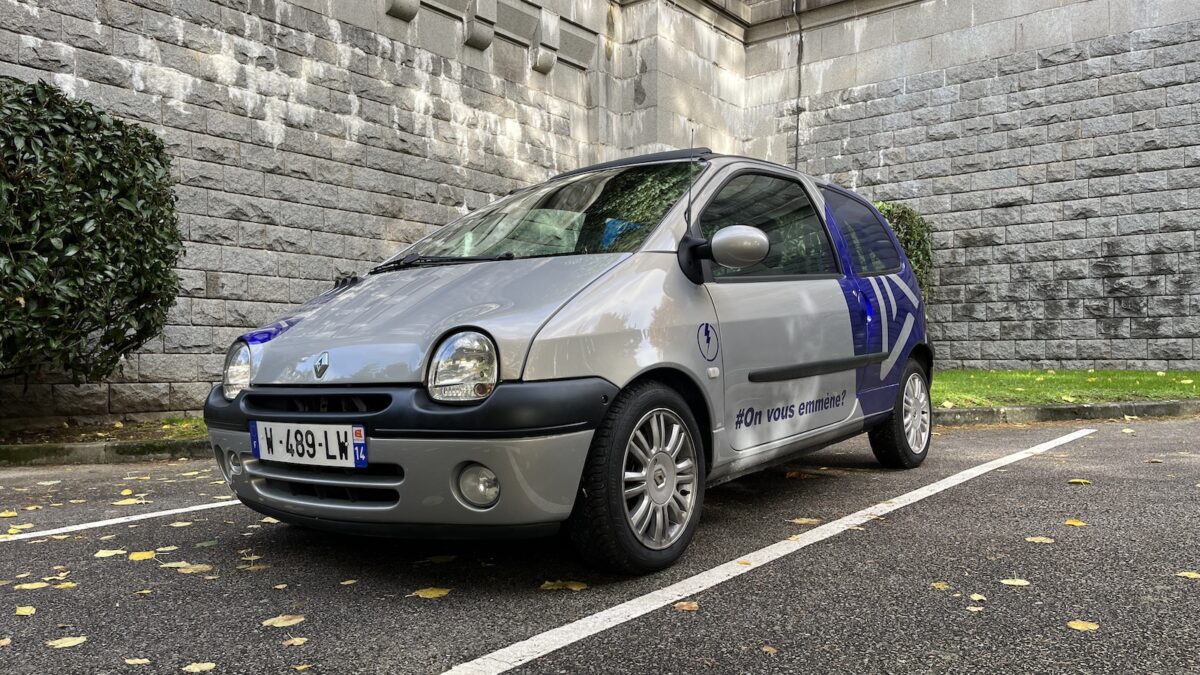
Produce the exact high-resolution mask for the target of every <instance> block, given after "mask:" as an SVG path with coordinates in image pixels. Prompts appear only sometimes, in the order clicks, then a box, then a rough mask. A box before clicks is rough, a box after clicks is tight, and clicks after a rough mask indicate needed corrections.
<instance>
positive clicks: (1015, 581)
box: [1000, 579, 1029, 586]
mask: <svg viewBox="0 0 1200 675" xmlns="http://www.w3.org/2000/svg"><path fill="white" fill-rule="evenodd" d="M1000 583H1002V584H1004V585H1005V586H1028V585H1029V582H1028V581H1026V580H1024V579H1001V580H1000Z"/></svg>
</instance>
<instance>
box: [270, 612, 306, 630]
mask: <svg viewBox="0 0 1200 675" xmlns="http://www.w3.org/2000/svg"><path fill="white" fill-rule="evenodd" d="M303 620H304V615H303V614H280V615H279V616H273V617H271V618H270V619H267V620H266V621H264V622H262V625H264V626H270V627H272V628H287V627H288V626H295V625H296V624H298V623H300V622H301V621H303Z"/></svg>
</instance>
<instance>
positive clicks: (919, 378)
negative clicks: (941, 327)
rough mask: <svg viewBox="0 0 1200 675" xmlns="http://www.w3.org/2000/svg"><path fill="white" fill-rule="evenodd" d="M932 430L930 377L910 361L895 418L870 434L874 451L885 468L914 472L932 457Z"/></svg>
mask: <svg viewBox="0 0 1200 675" xmlns="http://www.w3.org/2000/svg"><path fill="white" fill-rule="evenodd" d="M932 430H933V412H932V406H931V404H930V401H929V375H928V374H927V373H926V372H925V369H924V368H922V367H921V364H920V363H918V362H917V361H916V360H913V359H909V361H908V364H907V365H906V366H905V367H904V374H903V376H901V378H900V389H899V391H898V392H897V394H896V405H895V407H894V408H893V409H892V414H891V415H890V416H889V417H888V419H887V420H886V421H884V422H883V423H881V424H880V425H879V426H877V427H875V428H874V429H871V431H870V433H869V437H870V439H871V450H872V451H874V452H875V458H876V459H878V460H879V463H880V464H882V465H884V466H886V467H889V468H892V469H915V468H916V467H918V466H920V465H921V462H924V461H925V455H927V454H929V441H930V439H931V437H932V436H933V433H932Z"/></svg>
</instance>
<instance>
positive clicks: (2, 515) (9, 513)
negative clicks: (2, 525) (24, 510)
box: [0, 511, 17, 518]
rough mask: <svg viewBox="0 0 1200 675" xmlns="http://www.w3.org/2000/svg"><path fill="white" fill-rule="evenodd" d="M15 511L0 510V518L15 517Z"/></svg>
mask: <svg viewBox="0 0 1200 675" xmlns="http://www.w3.org/2000/svg"><path fill="white" fill-rule="evenodd" d="M16 517H17V512H16V511H0V518H16Z"/></svg>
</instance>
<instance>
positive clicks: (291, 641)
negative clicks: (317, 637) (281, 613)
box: [280, 637, 308, 647]
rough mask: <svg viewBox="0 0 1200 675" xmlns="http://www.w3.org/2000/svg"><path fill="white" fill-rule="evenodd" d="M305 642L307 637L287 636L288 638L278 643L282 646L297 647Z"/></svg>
mask: <svg viewBox="0 0 1200 675" xmlns="http://www.w3.org/2000/svg"><path fill="white" fill-rule="evenodd" d="M305 642H308V638H306V637H294V638H288V639H286V640H284V641H283V642H281V643H280V644H282V645H283V646H284V647H299V646H300V645H302V644H304V643H305Z"/></svg>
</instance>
